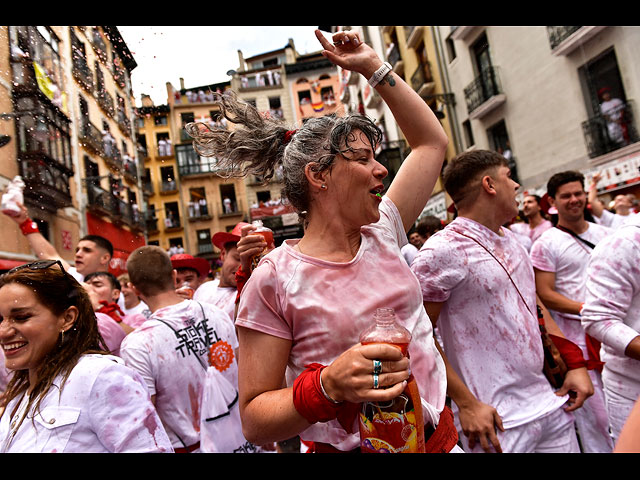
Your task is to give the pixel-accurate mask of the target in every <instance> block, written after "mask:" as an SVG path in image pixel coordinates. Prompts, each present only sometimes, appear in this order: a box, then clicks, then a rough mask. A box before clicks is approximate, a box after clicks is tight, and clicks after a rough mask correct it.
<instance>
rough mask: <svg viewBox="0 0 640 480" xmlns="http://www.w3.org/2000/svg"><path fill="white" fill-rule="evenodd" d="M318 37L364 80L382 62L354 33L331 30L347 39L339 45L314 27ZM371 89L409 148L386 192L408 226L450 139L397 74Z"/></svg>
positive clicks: (427, 193)
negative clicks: (388, 113)
mask: <svg viewBox="0 0 640 480" xmlns="http://www.w3.org/2000/svg"><path fill="white" fill-rule="evenodd" d="M316 36H317V37H318V40H320V43H321V44H322V46H323V47H324V49H325V50H324V52H323V54H324V56H325V57H327V58H328V59H329V60H331V61H332V62H333V63H335V64H336V65H338V66H340V67H342V68H345V69H347V70H352V71H356V72H358V73H360V74H362V75H363V76H364V77H365V78H366V79H369V78H371V77H372V76H373V74H374V73H375V71H376V70H377V69H378V68H379V67H380V66H381V65H382V64H383V62H382V60H381V59H380V58H379V57H378V55H377V54H376V53H375V51H374V50H373V49H371V48H370V47H369V46H368V45H367V44H366V43H364V42H360V41H359V38H357V37H356V34H355V33H353V32H338V33H337V34H335V35H334V37H333V38H334V41H342V40H347V39H348V41H346V42H344V44H341V45H338V46H336V45H332V44H331V43H329V41H328V40H326V39H325V38H324V36H323V35H322V33H321V32H319V31H316ZM354 40H358V42H357V43H355V42H354ZM375 88H376V91H377V92H378V93H379V94H380V96H381V97H382V99H383V100H384V101H385V103H386V104H387V105H388V107H389V109H390V110H391V112H392V114H393V116H394V119H395V120H396V122H397V124H398V126H399V127H400V130H401V131H402V133H403V135H404V137H405V138H406V139H407V142H408V143H409V145H410V147H411V153H410V154H409V156H408V157H407V158H406V159H405V160H404V162H403V163H402V166H401V168H400V170H399V171H398V174H397V175H396V177H395V179H394V181H393V183H392V185H391V187H389V190H388V192H387V195H388V196H389V198H390V199H391V200H392V201H393V203H394V204H395V205H396V207H398V210H399V212H400V216H401V217H402V221H403V224H404V226H405V230H407V231H408V230H409V228H410V227H411V226H412V225H413V223H414V222H415V219H416V218H417V217H418V215H419V214H420V212H421V211H422V210H423V208H424V206H425V204H426V203H427V200H428V199H429V197H430V195H431V192H432V191H433V188H434V186H435V184H436V181H437V179H438V176H439V174H440V170H441V168H442V163H443V161H444V156H445V151H446V148H447V144H448V141H449V140H448V138H447V136H446V134H445V132H444V130H443V128H442V126H441V125H440V122H439V121H438V119H437V118H436V116H435V114H434V113H433V112H432V111H431V108H430V107H429V106H428V105H427V104H426V102H425V101H424V99H422V98H421V97H420V96H419V95H418V94H417V93H416V92H415V91H414V90H413V89H412V88H411V87H409V85H407V84H406V83H405V81H404V80H402V78H400V77H399V76H398V75H396V74H395V73H393V72H391V73H389V74H388V75H387V76H386V77H385V80H384V81H383V82H381V83H379V84H378V85H377V86H376V87H375Z"/></svg>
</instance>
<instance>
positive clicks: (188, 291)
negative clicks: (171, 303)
mask: <svg viewBox="0 0 640 480" xmlns="http://www.w3.org/2000/svg"><path fill="white" fill-rule="evenodd" d="M176 291H177V292H179V293H182V294H183V295H186V296H187V297H188V298H189V299H192V298H193V294H194V293H195V290H194V289H193V287H192V286H191V285H189V282H182V285H180V287H179V288H178V290H176Z"/></svg>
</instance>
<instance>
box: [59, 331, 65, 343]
mask: <svg viewBox="0 0 640 480" xmlns="http://www.w3.org/2000/svg"><path fill="white" fill-rule="evenodd" d="M60 344H61V345H62V344H64V330H60Z"/></svg>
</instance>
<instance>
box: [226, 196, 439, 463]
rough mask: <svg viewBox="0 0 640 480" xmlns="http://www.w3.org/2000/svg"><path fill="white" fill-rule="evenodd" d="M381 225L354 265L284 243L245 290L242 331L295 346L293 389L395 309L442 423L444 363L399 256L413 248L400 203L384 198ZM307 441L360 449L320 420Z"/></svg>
mask: <svg viewBox="0 0 640 480" xmlns="http://www.w3.org/2000/svg"><path fill="white" fill-rule="evenodd" d="M380 214H381V216H380V220H379V221H378V222H377V223H375V224H371V225H367V226H364V227H362V229H361V245H360V249H359V250H358V253H357V254H356V256H355V257H354V258H353V260H351V261H350V262H346V263H335V262H329V261H324V260H319V259H316V258H313V257H309V256H307V255H304V254H302V253H300V252H298V251H297V250H295V249H294V248H293V247H294V246H295V245H296V243H297V242H298V241H299V240H286V241H285V242H284V243H283V244H282V245H281V246H280V247H278V248H276V249H275V250H273V251H271V252H270V253H269V254H268V255H266V256H265V257H264V258H263V259H262V260H261V262H260V264H259V266H258V267H257V268H256V269H255V270H254V272H253V274H252V275H251V277H250V278H249V280H248V281H247V283H246V285H245V286H244V289H243V291H242V296H241V298H240V305H239V309H238V315H237V318H236V326H239V327H244V328H250V329H253V330H258V331H261V332H264V333H266V334H269V335H273V336H276V337H279V338H284V339H287V340H291V341H292V345H291V352H290V354H289V363H288V365H287V373H286V380H287V385H289V386H291V385H292V384H293V381H294V380H295V378H296V377H297V376H298V375H299V374H300V373H301V372H302V371H303V370H304V369H305V366H306V365H308V364H310V363H312V362H318V363H321V364H323V365H328V364H330V363H331V362H332V361H333V360H335V359H336V358H337V357H338V356H339V355H340V354H341V353H343V352H344V351H345V350H347V349H349V348H351V347H352V346H353V345H355V344H357V343H358V341H359V336H360V333H361V332H362V331H364V330H365V329H366V328H368V327H369V326H370V325H371V324H372V323H373V314H374V313H375V311H376V309H377V308H380V307H391V308H393V309H394V310H395V313H396V316H397V318H398V321H399V322H400V323H401V324H402V325H404V326H405V327H406V328H407V329H408V330H409V331H410V332H411V333H412V341H411V344H410V347H409V354H410V356H411V371H412V373H413V375H414V376H415V378H416V380H417V383H418V388H419V391H420V395H421V397H422V399H423V402H422V403H423V407H424V408H423V410H424V412H425V413H424V414H425V419H431V420H432V421H433V422H434V423H435V424H437V422H438V419H439V413H440V412H441V411H442V409H443V408H444V405H445V395H446V373H445V367H444V362H443V361H442V357H441V356H440V354H439V352H438V351H437V350H436V347H435V343H434V341H433V329H432V326H431V322H430V320H429V318H428V316H427V314H426V312H425V310H424V307H423V305H422V295H421V293H420V286H419V285H418V282H417V280H416V278H415V276H414V275H413V274H412V273H411V270H410V269H409V266H408V265H407V262H406V261H405V259H404V257H403V256H402V255H401V253H400V247H401V246H402V245H403V244H406V243H407V238H406V234H405V232H404V229H403V226H402V221H401V219H400V215H399V213H398V210H397V208H396V207H395V205H394V204H393V203H392V202H391V201H390V200H389V199H388V198H387V197H384V198H383V201H382V203H381V205H380ZM300 437H301V438H302V439H303V440H308V441H317V442H323V443H329V444H331V445H333V446H335V447H336V448H338V449H340V450H350V449H353V448H355V447H357V446H358V445H359V437H358V435H357V434H347V433H346V432H345V431H344V430H343V429H342V427H341V426H340V425H339V423H338V422H337V421H330V422H327V423H317V424H314V425H312V426H311V427H310V428H308V429H307V430H306V431H304V432H302V433H301V434H300Z"/></svg>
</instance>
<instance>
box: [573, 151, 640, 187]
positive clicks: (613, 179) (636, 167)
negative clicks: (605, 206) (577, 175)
mask: <svg viewBox="0 0 640 480" xmlns="http://www.w3.org/2000/svg"><path fill="white" fill-rule="evenodd" d="M596 172H599V173H600V174H601V176H602V178H601V180H600V181H599V182H598V185H597V186H596V188H597V190H598V193H599V194H602V193H605V192H608V191H611V190H617V189H620V188H624V187H629V186H631V185H636V184H638V183H640V154H637V153H635V154H632V155H629V156H626V157H623V158H618V159H616V160H613V161H611V162H608V163H604V164H602V165H598V166H597V167H593V168H591V169H589V170H588V171H586V172H583V173H584V176H585V187H586V188H589V185H591V182H592V178H593V174H594V173H596Z"/></svg>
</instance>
